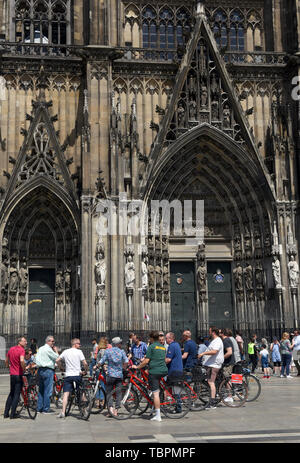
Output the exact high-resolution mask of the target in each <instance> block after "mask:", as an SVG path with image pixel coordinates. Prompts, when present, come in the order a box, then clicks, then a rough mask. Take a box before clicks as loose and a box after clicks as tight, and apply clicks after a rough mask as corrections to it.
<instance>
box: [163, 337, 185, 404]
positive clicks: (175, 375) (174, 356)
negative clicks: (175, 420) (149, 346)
mask: <svg viewBox="0 0 300 463" xmlns="http://www.w3.org/2000/svg"><path fill="white" fill-rule="evenodd" d="M166 342H167V344H168V346H169V347H168V351H167V355H166V364H167V367H168V381H169V383H170V381H171V382H173V384H174V386H173V389H174V394H175V396H176V397H177V405H176V408H175V410H174V413H181V410H182V402H181V399H180V393H181V387H180V385H178V384H177V385H176V380H180V379H182V378H183V363H182V354H181V348H180V345H179V344H178V342H175V335H174V333H167V335H166ZM171 384H172V383H171Z"/></svg>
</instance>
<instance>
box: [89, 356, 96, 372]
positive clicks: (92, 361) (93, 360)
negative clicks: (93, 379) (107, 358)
mask: <svg viewBox="0 0 300 463" xmlns="http://www.w3.org/2000/svg"><path fill="white" fill-rule="evenodd" d="M96 363H97V361H96V359H92V360H91V363H90V376H93V368H94V366H95V365H96Z"/></svg>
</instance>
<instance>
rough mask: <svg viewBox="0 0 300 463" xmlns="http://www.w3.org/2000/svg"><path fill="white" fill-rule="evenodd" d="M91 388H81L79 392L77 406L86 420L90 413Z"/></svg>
mask: <svg viewBox="0 0 300 463" xmlns="http://www.w3.org/2000/svg"><path fill="white" fill-rule="evenodd" d="M91 403H92V394H91V389H86V388H81V389H80V392H79V399H78V408H79V412H80V416H81V418H82V419H83V420H88V419H89V417H90V414H91Z"/></svg>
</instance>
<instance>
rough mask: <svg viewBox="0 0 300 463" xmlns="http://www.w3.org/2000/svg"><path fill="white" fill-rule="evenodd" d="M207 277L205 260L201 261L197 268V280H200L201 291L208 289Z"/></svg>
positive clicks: (199, 287)
mask: <svg viewBox="0 0 300 463" xmlns="http://www.w3.org/2000/svg"><path fill="white" fill-rule="evenodd" d="M206 278H207V270H206V265H205V261H202V262H200V264H199V266H198V268H197V282H198V289H199V291H205V290H206Z"/></svg>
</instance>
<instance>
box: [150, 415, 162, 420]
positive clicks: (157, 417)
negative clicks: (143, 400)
mask: <svg viewBox="0 0 300 463" xmlns="http://www.w3.org/2000/svg"><path fill="white" fill-rule="evenodd" d="M150 421H162V420H161V417H160V416H154V417H153V418H151V420H150Z"/></svg>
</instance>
